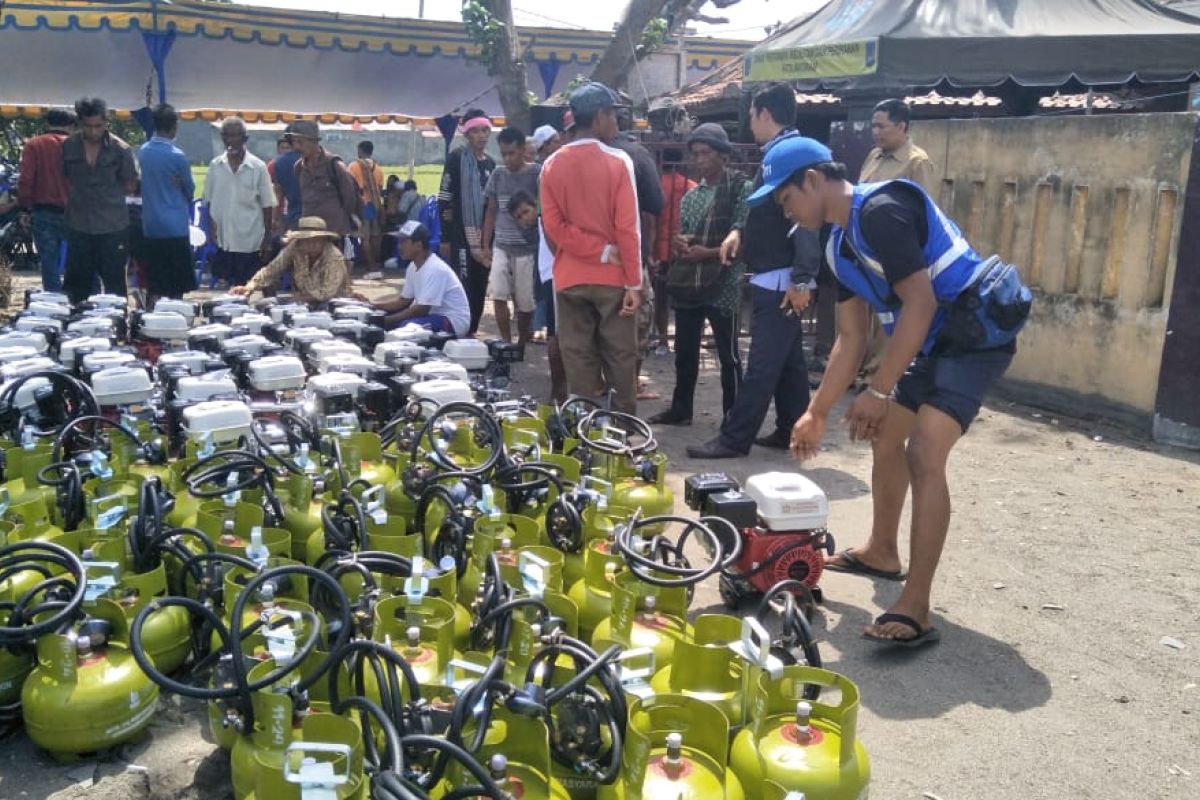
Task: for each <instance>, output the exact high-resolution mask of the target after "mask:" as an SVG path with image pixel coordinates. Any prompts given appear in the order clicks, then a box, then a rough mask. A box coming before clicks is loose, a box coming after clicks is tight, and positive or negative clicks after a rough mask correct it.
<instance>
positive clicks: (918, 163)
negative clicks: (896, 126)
mask: <svg viewBox="0 0 1200 800" xmlns="http://www.w3.org/2000/svg"><path fill="white" fill-rule="evenodd" d="M898 178H907V179H908V180H910V181H915V182H916V183H919V184H921V186H922V187H923V188H924V189H925V191H927V192H930V193H933V192H934V191H935V189H936V187H935V186H934V170H933V162H932V161H930V160H929V154H928V153H926V152H925V151H924V150H922V149H921V148H919V147H917V146H916V145H915V144H913V143H912V141H911V140H910V141H907V142H905V143H904V145H903V146H902V147H900V148H898V149H897V150H895V151H893V152H891V153H885V152H884V151H883V150H881V149H880V148H878V147H876V148H874V149H873V150H871V152H870V153H868V154H867V158H866V160H865V161H863V165H862V172H861V174H860V175H859V177H858V182H859V183H879V182H880V181H894V180H896V179H898Z"/></svg>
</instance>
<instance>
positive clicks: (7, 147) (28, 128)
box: [0, 117, 146, 161]
mask: <svg viewBox="0 0 1200 800" xmlns="http://www.w3.org/2000/svg"><path fill="white" fill-rule="evenodd" d="M108 129H109V130H110V131H112V133H113V135H114V136H119V137H120V138H122V139H124V140H125V141H126V142H127V143H128V144H129V145H130V146H131V147H140V146H141V145H142V144H143V143H144V142H145V141H146V132H145V131H144V130H142V126H141V125H139V124H138V122H137V120H134V119H114V120H111V121H110V122H109V123H108ZM45 130H46V122H45V120H42V119H33V118H29V117H17V118H15V119H0V155H3V156H4V157H5V158H7V159H11V160H13V161H18V160H20V158H21V145H22V143H23V142H24V141H25V140H26V139H32V138H33V137H34V136H37V135H38V134H40V133H42V132H43V131H45ZM10 131H11V133H12V134H13V135H10Z"/></svg>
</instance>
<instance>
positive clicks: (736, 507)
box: [684, 472, 834, 608]
mask: <svg viewBox="0 0 1200 800" xmlns="http://www.w3.org/2000/svg"><path fill="white" fill-rule="evenodd" d="M684 499H685V501H686V502H687V505H688V507H689V508H691V509H693V510H695V511H698V512H700V513H701V514H703V515H704V516H711V517H719V518H721V519H723V520H726V521H727V522H729V523H730V524H731V525H732V526H733V527H734V528H736V529H737V530H738V531H739V532H740V535H741V537H742V554H741V557H740V558H739V559H738V562H737V565H736V566H735V567H734V568H733V569H731V570H728V571H725V572H723V573H722V574H721V584H720V591H721V599H722V600H723V601H724V602H725V604H726V605H727V606H728V607H729V608H736V607H737V606H738V603H739V602H740V601H741V599H742V598H743V597H745V596H747V595H749V594H752V593H760V594H761V593H763V592H766V591H767V590H769V589H770V588H771V587H772V586H774V585H775V584H777V583H779V582H780V581H784V580H795V581H799V582H801V583H803V584H804V585H805V586H807V587H808V588H809V589H810V590H811V591H812V594H813V598H814V599H815V600H816V601H817V602H820V600H821V590H820V587H819V586H818V585H817V584H818V583H819V582H820V580H821V574H822V572H824V569H825V556H826V554H828V555H833V552H834V541H833V536H832V534H830V533H829V531H828V530H827V529H826V527H825V525H826V520H827V518H828V516H829V501H828V499H827V498H826V497H825V493H824V492H823V491H821V488H820V487H819V486H817V485H816V484H815V483H813V482H812V481H811V480H809V479H808V478H806V477H804V476H803V475H799V474H796V473H790V472H767V473H764V474H761V475H754V476H752V477H751V478H749V479H747V480H746V485H745V487H742V486H741V485H740V484H739V483H738V482H737V480H736V479H734V478H733V477H731V476H729V475H727V474H725V473H703V474H700V475H692V476H691V477H689V478H688V479H687V481H686V482H685V493H684Z"/></svg>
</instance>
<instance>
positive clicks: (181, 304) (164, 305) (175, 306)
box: [154, 297, 198, 323]
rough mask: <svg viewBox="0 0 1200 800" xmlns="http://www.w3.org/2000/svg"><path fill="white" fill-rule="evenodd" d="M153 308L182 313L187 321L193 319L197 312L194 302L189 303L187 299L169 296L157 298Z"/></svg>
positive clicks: (158, 310)
mask: <svg viewBox="0 0 1200 800" xmlns="http://www.w3.org/2000/svg"><path fill="white" fill-rule="evenodd" d="M154 310H155V311H156V312H160V313H162V312H167V311H170V312H172V313H175V314H182V315H183V318H184V319H186V320H187V321H188V322H189V323H190V322H193V321H195V319H196V315H197V313H198V312H197V309H196V304H195V303H189V302H188V301H187V300H176V299H174V298H171V297H162V298H159V300H158V302H156V303H155V304H154Z"/></svg>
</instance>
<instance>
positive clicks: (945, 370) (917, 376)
mask: <svg viewBox="0 0 1200 800" xmlns="http://www.w3.org/2000/svg"><path fill="white" fill-rule="evenodd" d="M1013 355H1014V353H1013V350H1012V349H999V350H978V351H975V352H971V353H956V354H953V355H934V356H918V357H917V359H916V360H915V361H913V363H912V364H910V365H909V367H908V371H907V372H905V373H904V376H903V377H901V378H900V382H899V383H897V384H896V394H895V397H896V402H897V403H899V404H900V405H902V406H904V407H905V408H907V409H908V410H909V411H912V412H913V413H916V412H917V411H918V410H919V409H920V408H921V406H933V407H934V408H936V409H937V410H938V411H941V412H943V413H945V414H949V415H950V416H951V417H953V418H954V420H955V421H956V422H958V424H959V425H961V426H962V431H963V433H966V432H967V428H969V427H971V422H972V421H973V420H974V419H975V416H976V415H977V414H978V413H979V407H980V406H981V405H983V398H984V395H986V394H987V393H988V390H989V389H991V388H992V385H993V384H994V383H995V382H996V381H997V380H999V379H1000V376H1002V375H1003V374H1004V373H1005V371H1006V370H1007V369H1008V365H1009V364H1011V363H1012V360H1013Z"/></svg>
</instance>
